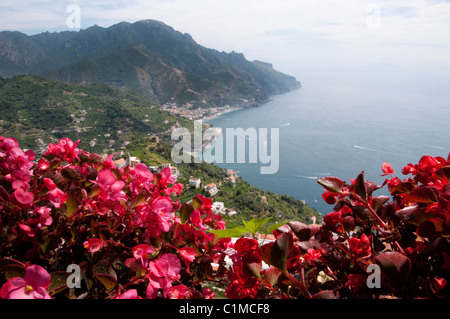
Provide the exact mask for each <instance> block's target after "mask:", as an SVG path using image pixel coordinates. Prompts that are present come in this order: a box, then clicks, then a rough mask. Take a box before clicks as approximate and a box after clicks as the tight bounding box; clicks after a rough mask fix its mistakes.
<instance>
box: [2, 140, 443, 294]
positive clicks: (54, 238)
mask: <svg viewBox="0 0 450 319" xmlns="http://www.w3.org/2000/svg"><path fill="white" fill-rule="evenodd" d="M77 147H78V142H72V141H70V140H69V139H61V140H60V141H59V142H58V143H57V144H50V145H49V148H48V150H47V151H46V152H45V153H44V154H43V157H42V158H41V159H39V160H38V161H35V158H34V157H35V156H34V153H33V152H31V151H27V152H24V151H23V150H21V149H20V148H19V144H18V143H17V141H16V140H15V139H13V138H4V137H0V287H1V288H0V298H2V299H7V298H30V299H31V298H33V299H48V298H111V299H113V298H114V299H143V298H149V299H152V298H207V299H209V298H214V295H215V294H214V292H213V291H212V290H211V289H210V288H213V287H223V288H224V291H225V296H226V297H228V298H233V299H238V298H239V299H240V298H261V299H262V298H272V299H275V298H280V299H291V298H307V299H309V298H367V299H376V298H448V297H450V285H449V284H448V281H449V280H450V239H449V238H450V183H449V180H450V158H448V159H444V158H442V157H431V156H424V157H422V158H421V159H420V161H419V163H418V164H408V165H407V166H405V167H404V168H403V170H402V172H403V174H404V175H407V178H404V179H400V178H399V177H397V176H394V174H395V172H394V169H393V168H392V167H391V166H390V165H389V164H388V163H383V164H382V166H381V170H382V172H383V175H382V176H385V177H386V180H385V182H384V183H383V185H377V184H376V183H373V182H370V181H367V180H366V179H365V175H364V172H362V173H361V174H360V175H358V176H357V177H356V179H354V180H353V179H352V180H351V181H350V183H346V182H345V181H343V180H342V179H340V178H338V177H331V176H327V177H324V178H322V179H320V180H318V183H319V184H320V185H321V186H322V187H323V188H324V189H325V192H324V193H323V199H324V200H325V201H326V202H327V203H329V204H330V205H334V207H333V211H332V212H330V213H328V214H327V215H325V216H324V219H323V224H322V225H306V224H304V223H301V222H298V221H288V222H285V223H280V224H276V225H274V226H272V227H271V228H270V233H271V234H272V235H274V237H275V239H274V240H263V241H262V242H261V241H260V240H258V236H256V232H257V229H259V227H260V225H262V224H263V223H264V222H265V221H267V220H264V221H255V220H252V221H250V222H248V223H246V222H244V225H245V229H244V231H243V230H242V229H243V228H242V227H241V228H239V229H238V228H237V229H234V230H233V229H231V230H227V229H226V225H225V222H224V221H223V220H222V218H221V215H216V214H214V213H213V212H212V209H211V206H212V201H211V199H209V198H205V197H203V196H201V195H197V196H195V197H194V198H192V201H189V202H188V203H180V202H179V201H178V199H177V196H179V194H180V192H182V189H183V187H182V185H181V184H177V183H175V181H174V180H173V178H172V176H171V172H170V169H164V170H162V171H161V172H160V173H158V174H152V173H151V172H150V171H149V170H148V169H147V167H146V166H145V165H143V164H139V165H136V166H135V167H130V166H127V167H124V168H121V169H118V168H116V167H115V166H114V163H113V162H112V158H111V157H109V158H107V159H106V160H105V159H103V158H101V157H100V156H99V155H97V154H95V153H87V152H85V151H82V150H79V149H78V148H77ZM408 175H409V176H408ZM385 186H387V190H388V192H389V195H390V196H387V195H378V196H376V195H375V192H376V191H378V190H380V189H382V188H383V187H385ZM246 229H247V230H249V231H250V233H252V234H253V238H249V237H240V238H238V239H237V240H236V241H235V242H234V243H233V241H232V240H231V238H228V237H230V236H231V235H230V234H239V235H237V236H238V237H239V236H241V235H243V234H244V233H245V230H246ZM220 234H222V235H220ZM224 234H225V235H224ZM233 236H234V235H233ZM73 264H76V265H78V267H79V269H80V274H79V276H80V277H81V278H80V279H81V285H80V286H78V287H76V288H73V287H69V285H68V280H69V279H70V276H71V273H70V272H68V270H67V269H68V268H67V266H68V265H73ZM374 269H375V272H374ZM374 276H375V277H374ZM376 276H379V277H378V278H376ZM374 278H375V279H374Z"/></svg>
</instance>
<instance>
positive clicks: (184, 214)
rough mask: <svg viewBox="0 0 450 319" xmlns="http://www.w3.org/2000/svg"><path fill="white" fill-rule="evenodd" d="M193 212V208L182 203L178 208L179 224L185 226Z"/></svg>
mask: <svg viewBox="0 0 450 319" xmlns="http://www.w3.org/2000/svg"><path fill="white" fill-rule="evenodd" d="M193 212H194V207H193V206H192V205H190V204H187V203H183V205H181V208H180V219H181V224H183V225H184V224H185V223H186V222H187V221H188V220H189V218H190V217H191V214H192V213H193Z"/></svg>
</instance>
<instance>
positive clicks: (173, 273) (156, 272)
mask: <svg viewBox="0 0 450 319" xmlns="http://www.w3.org/2000/svg"><path fill="white" fill-rule="evenodd" d="M148 269H149V273H148V274H147V276H148V279H149V283H148V286H147V291H146V296H147V298H149V299H155V298H156V297H157V295H158V290H159V289H163V296H164V297H167V293H168V289H169V288H170V287H172V282H173V281H174V280H178V279H179V278H180V269H181V266H180V260H179V259H178V258H177V256H175V255H173V254H164V255H162V256H161V257H160V258H159V259H157V260H156V261H150V263H149V267H148Z"/></svg>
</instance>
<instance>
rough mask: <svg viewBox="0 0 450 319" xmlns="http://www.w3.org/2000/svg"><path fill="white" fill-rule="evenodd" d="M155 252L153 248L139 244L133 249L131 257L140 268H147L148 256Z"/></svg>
mask: <svg viewBox="0 0 450 319" xmlns="http://www.w3.org/2000/svg"><path fill="white" fill-rule="evenodd" d="M154 252H155V248H153V247H152V246H150V245H148V244H140V245H137V246H135V247H133V256H134V258H136V260H138V261H140V262H141V265H142V268H147V267H148V262H149V258H150V254H152V253H154Z"/></svg>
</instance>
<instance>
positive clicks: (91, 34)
mask: <svg viewBox="0 0 450 319" xmlns="http://www.w3.org/2000/svg"><path fill="white" fill-rule="evenodd" d="M0 46H1V47H2V48H4V49H3V50H2V51H1V52H0V76H2V77H4V78H8V77H12V76H15V75H22V74H33V75H39V76H43V77H46V78H50V79H53V80H58V81H63V82H69V83H106V84H110V85H113V86H116V87H120V88H125V89H131V90H134V91H136V92H138V93H140V94H143V95H145V96H146V97H148V98H151V99H152V100H154V101H157V102H158V103H160V104H163V103H167V102H176V103H177V104H179V105H182V104H185V103H191V104H192V103H194V104H197V105H199V106H201V107H208V106H211V107H212V106H224V105H232V106H239V104H241V105H242V106H248V105H258V104H260V103H263V102H266V101H267V100H268V97H269V96H271V95H276V94H280V93H284V92H287V91H290V90H292V89H296V88H299V87H301V84H300V82H299V81H297V79H296V78H295V77H293V76H290V75H286V74H284V73H281V72H279V71H277V70H275V69H274V68H273V66H272V64H270V63H266V62H261V61H248V60H247V59H246V58H245V56H244V55H243V54H242V53H236V52H231V53H226V52H219V51H217V50H214V49H209V48H206V47H204V46H202V45H200V44H198V43H197V42H195V41H194V39H193V38H192V36H191V35H189V34H187V33H182V32H180V31H176V30H175V29H174V28H172V27H171V26H168V25H166V24H165V23H163V22H161V21H156V20H150V19H148V20H141V21H137V22H134V23H129V22H120V23H117V24H115V25H112V26H110V27H108V28H103V27H100V26H97V25H94V26H92V27H89V28H87V29H83V30H80V31H63V32H53V33H49V32H44V33H40V34H36V35H32V36H28V35H26V34H23V33H20V32H17V31H3V32H0ZM205 101H206V102H205Z"/></svg>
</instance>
